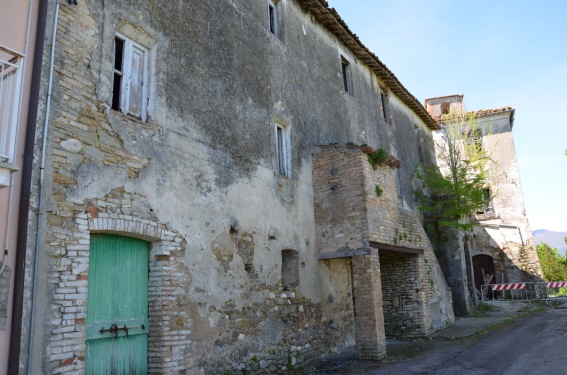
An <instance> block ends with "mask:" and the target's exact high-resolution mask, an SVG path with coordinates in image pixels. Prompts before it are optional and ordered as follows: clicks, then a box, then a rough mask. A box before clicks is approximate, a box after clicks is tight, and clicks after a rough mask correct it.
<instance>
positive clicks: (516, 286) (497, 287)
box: [490, 283, 526, 290]
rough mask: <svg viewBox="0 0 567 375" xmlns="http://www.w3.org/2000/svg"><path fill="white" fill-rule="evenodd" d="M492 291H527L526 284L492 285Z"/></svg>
mask: <svg viewBox="0 0 567 375" xmlns="http://www.w3.org/2000/svg"><path fill="white" fill-rule="evenodd" d="M490 286H491V287H492V290H516V289H526V283H511V284H490Z"/></svg>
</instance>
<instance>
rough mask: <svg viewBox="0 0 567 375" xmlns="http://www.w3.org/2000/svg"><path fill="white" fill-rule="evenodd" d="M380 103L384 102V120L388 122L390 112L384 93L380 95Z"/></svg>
mask: <svg viewBox="0 0 567 375" xmlns="http://www.w3.org/2000/svg"><path fill="white" fill-rule="evenodd" d="M380 101H381V102H382V116H383V117H384V120H386V122H388V112H387V111H386V95H385V94H384V93H383V92H381V93H380Z"/></svg>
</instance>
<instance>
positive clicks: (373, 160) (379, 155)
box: [368, 148, 389, 170]
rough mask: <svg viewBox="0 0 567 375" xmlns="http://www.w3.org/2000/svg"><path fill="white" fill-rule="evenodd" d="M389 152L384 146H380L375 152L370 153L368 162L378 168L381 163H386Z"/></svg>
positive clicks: (373, 167)
mask: <svg viewBox="0 0 567 375" xmlns="http://www.w3.org/2000/svg"><path fill="white" fill-rule="evenodd" d="M388 156H389V155H388V152H387V151H386V150H384V149H383V148H379V149H377V150H376V151H374V152H373V153H371V154H369V155H368V162H369V163H370V165H371V166H372V169H374V170H376V168H378V166H379V165H384V164H386V160H387V159H388Z"/></svg>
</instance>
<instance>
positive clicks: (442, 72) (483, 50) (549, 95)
mask: <svg viewBox="0 0 567 375" xmlns="http://www.w3.org/2000/svg"><path fill="white" fill-rule="evenodd" d="M329 5H330V6H332V7H334V8H335V9H336V10H337V11H338V12H339V14H340V15H341V17H342V18H343V19H344V20H345V21H346V23H347V24H348V25H349V28H350V29H351V30H352V31H353V32H354V33H355V34H357V35H358V36H359V38H360V40H361V41H362V43H364V44H365V45H366V46H367V47H368V48H369V49H370V50H371V51H372V52H374V53H375V54H376V55H377V56H378V57H379V58H380V60H382V62H383V63H385V64H386V65H387V66H388V68H390V70H392V71H393V73H394V74H395V75H396V76H397V77H398V79H399V80H400V81H401V82H402V84H403V85H404V86H405V87H406V88H407V89H408V90H409V91H410V92H411V93H412V94H413V95H414V96H415V97H416V98H418V99H419V100H420V101H421V102H422V103H423V100H424V99H425V98H430V97H436V96H444V95H451V94H463V95H464V96H465V98H464V99H465V105H466V107H467V109H468V110H476V109H489V108H500V107H505V106H511V107H513V108H515V110H516V113H515V120H514V129H513V133H514V140H515V144H516V153H517V157H518V162H519V166H520V174H521V179H522V188H523V192H524V200H525V203H526V209H527V213H528V218H529V220H530V225H531V228H532V230H536V229H549V230H557V231H567V197H566V195H567V156H565V154H564V150H565V149H567V113H563V112H564V111H567V20H566V19H567V1H564V0H546V1H538V2H535V1H526V0H515V1H513V0H498V1H494V0H492V1H487V0H477V1H445V0H432V1H423V0H403V1H396V0H389V1H382V0H329Z"/></svg>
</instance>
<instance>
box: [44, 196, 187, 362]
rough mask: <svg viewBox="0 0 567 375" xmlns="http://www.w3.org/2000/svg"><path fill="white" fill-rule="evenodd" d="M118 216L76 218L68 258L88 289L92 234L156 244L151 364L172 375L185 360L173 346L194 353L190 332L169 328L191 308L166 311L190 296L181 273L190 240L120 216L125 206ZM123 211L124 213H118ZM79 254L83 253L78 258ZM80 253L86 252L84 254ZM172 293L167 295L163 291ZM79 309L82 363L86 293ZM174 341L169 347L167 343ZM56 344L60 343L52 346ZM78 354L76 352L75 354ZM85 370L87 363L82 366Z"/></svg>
mask: <svg viewBox="0 0 567 375" xmlns="http://www.w3.org/2000/svg"><path fill="white" fill-rule="evenodd" d="M112 208H113V209H114V210H115V213H106V212H99V211H97V210H89V209H88V208H87V210H86V212H83V213H79V214H76V215H74V222H75V226H74V228H73V232H74V233H73V236H72V238H73V239H74V241H77V243H76V244H70V243H67V244H66V247H67V250H71V252H69V251H68V252H67V258H69V260H70V261H71V262H73V264H75V265H76V266H75V270H74V271H72V272H73V273H76V274H77V275H76V279H77V282H78V283H79V284H77V286H80V287H82V288H83V289H84V290H87V288H88V271H89V260H88V258H89V257H88V256H85V255H86V254H85V252H86V251H88V250H89V247H90V236H91V234H93V233H107V234H115V235H119V236H126V237H134V238H138V239H142V240H145V241H148V242H149V244H150V247H149V251H150V254H149V255H150V257H149V258H150V259H149V265H148V268H149V290H148V304H149V319H150V331H149V337H148V338H149V345H148V360H149V366H150V368H152V369H153V370H155V371H157V372H163V373H169V372H170V371H171V369H172V368H174V367H179V366H182V365H183V363H184V362H183V356H181V357H179V355H178V356H174V353H172V352H171V350H169V347H170V344H171V343H174V344H175V345H176V347H178V348H179V350H178V352H180V353H185V351H186V350H188V348H189V346H190V343H191V337H190V332H191V331H190V330H181V331H180V330H176V328H175V327H170V326H169V325H167V324H165V323H166V322H167V321H169V320H173V318H174V317H178V316H179V312H180V310H183V309H187V308H188V307H187V306H185V305H184V304H182V303H177V304H176V305H175V308H171V307H169V308H166V305H167V300H168V299H171V298H174V299H176V300H177V301H181V300H182V299H183V297H184V296H185V291H184V288H183V287H182V285H181V286H179V285H178V284H179V283H181V284H183V281H182V280H180V278H179V270H178V269H177V267H181V266H182V263H183V257H184V255H183V254H184V252H185V245H186V241H185V239H184V238H183V237H182V236H181V234H179V233H177V232H175V231H172V230H170V229H168V228H167V226H166V224H164V223H160V222H159V221H157V220H151V219H149V218H140V217H136V216H134V215H131V214H123V213H120V212H121V211H122V207H119V206H117V207H112ZM116 212H118V213H116ZM74 252H77V254H76V255H75V254H74ZM79 252H80V254H79ZM164 289H169V290H170V291H169V292H168V294H167V295H165V294H164V292H163V290H164ZM72 302H73V305H74V306H79V307H78V310H77V312H78V313H80V314H81V316H82V317H83V318H82V319H80V320H75V321H74V322H73V323H72V324H71V325H76V326H77V328H76V329H77V331H78V332H83V333H84V335H82V336H80V337H76V338H75V339H76V340H77V344H78V345H80V346H81V349H80V351H79V352H77V353H78V355H77V357H78V358H79V361H80V362H83V361H84V343H85V339H86V331H85V330H84V329H82V328H79V326H83V325H84V324H85V319H84V316H85V314H86V293H85V294H84V295H82V296H79V295H78V296H77V299H76V300H74V301H72ZM166 343H168V344H166ZM52 345H55V343H54V342H52ZM73 354H74V353H73ZM78 366H82V365H80V364H79V365H78Z"/></svg>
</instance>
